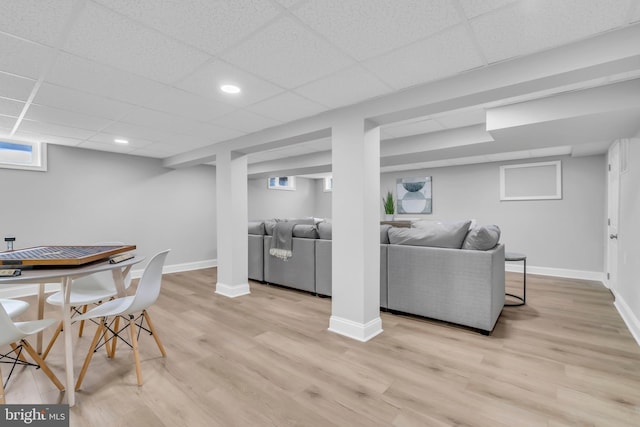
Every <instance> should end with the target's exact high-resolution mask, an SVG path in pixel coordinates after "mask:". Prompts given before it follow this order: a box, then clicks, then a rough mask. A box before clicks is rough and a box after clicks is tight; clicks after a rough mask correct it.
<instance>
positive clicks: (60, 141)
mask: <svg viewBox="0 0 640 427" xmlns="http://www.w3.org/2000/svg"><path fill="white" fill-rule="evenodd" d="M21 129H22V128H21ZM14 139H17V140H20V141H29V142H46V143H47V144H56V145H67V146H70V147H75V146H77V145H79V144H80V143H81V142H82V139H78V138H68V137H65V136H54V135H49V134H47V133H38V132H25V131H23V130H20V131H19V132H16V134H15V136H14Z"/></svg>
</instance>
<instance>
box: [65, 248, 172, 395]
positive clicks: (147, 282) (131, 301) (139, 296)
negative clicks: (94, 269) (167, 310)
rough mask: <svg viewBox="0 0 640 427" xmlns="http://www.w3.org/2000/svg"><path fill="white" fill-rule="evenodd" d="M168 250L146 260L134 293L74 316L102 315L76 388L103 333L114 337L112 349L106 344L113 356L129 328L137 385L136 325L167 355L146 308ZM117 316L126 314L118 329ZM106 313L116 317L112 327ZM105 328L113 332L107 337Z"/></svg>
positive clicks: (153, 295) (154, 297) (158, 282)
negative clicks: (118, 342) (121, 325)
mask: <svg viewBox="0 0 640 427" xmlns="http://www.w3.org/2000/svg"><path fill="white" fill-rule="evenodd" d="M168 253H169V249H167V250H165V251H162V252H160V253H158V254H156V255H154V256H153V258H151V261H149V264H147V266H146V268H145V269H144V272H143V273H142V277H141V278H140V281H139V283H138V288H137V289H136V293H135V295H132V296H126V297H122V298H115V299H113V300H111V301H107V302H104V303H102V304H101V305H99V306H97V307H95V308H93V309H91V310H89V311H88V312H87V313H85V314H82V315H80V316H78V317H76V320H88V319H95V318H101V321H100V323H99V325H98V329H97V330H96V333H95V335H94V337H93V341H92V342H91V346H90V347H89V352H88V353H87V357H86V358H85V361H84V365H83V366H82V370H81V371H80V375H79V376H78V381H77V382H76V390H79V389H80V386H81V385H82V380H83V379H84V376H85V374H86V372H87V368H88V367H89V363H91V358H92V357H93V353H95V352H96V350H97V348H98V344H99V342H100V340H101V338H103V337H104V338H105V341H108V340H113V342H112V345H111V350H110V351H109V349H108V348H107V353H108V354H109V356H110V357H112V358H113V357H114V356H115V349H116V341H117V339H118V338H120V339H122V340H123V341H125V342H126V340H124V338H122V336H121V335H120V333H121V332H123V331H124V330H125V329H127V328H129V337H130V339H131V344H129V345H130V346H131V347H132V349H133V357H134V360H135V363H136V376H137V379H138V385H142V371H141V369H140V355H139V354H138V332H137V331H136V326H137V327H138V328H139V329H145V330H147V331H148V332H149V333H150V334H151V335H152V336H153V338H154V339H155V341H156V344H157V346H158V349H159V350H160V353H162V357H165V356H166V353H165V351H164V347H163V345H162V342H160V338H158V334H157V333H156V331H155V329H154V327H153V323H152V322H151V317H150V316H149V313H148V312H147V309H148V308H149V307H150V306H151V305H153V304H154V303H155V302H156V300H157V299H158V296H159V295H160V287H161V285H162V266H163V265H164V262H165V260H166V258H167V254H168ZM137 313H140V315H139V316H138V317H137V318H136V317H135V316H134V314H137ZM120 316H123V317H124V316H127V318H128V319H127V320H128V325H127V326H125V327H123V328H122V329H121V330H118V320H119V319H120ZM109 317H115V321H114V323H115V327H114V328H111V326H110V325H109V324H108V322H107V320H108V318H109ZM136 320H139V321H140V323H139V324H136ZM145 320H146V322H147V325H148V326H149V329H146V328H144V327H143V326H142V323H143V322H144V321H145ZM108 332H111V334H113V335H112V336H111V337H110V338H107V333H108Z"/></svg>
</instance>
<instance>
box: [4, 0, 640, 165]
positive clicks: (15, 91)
mask: <svg viewBox="0 0 640 427" xmlns="http://www.w3.org/2000/svg"><path fill="white" fill-rule="evenodd" d="M639 22H640V2H637V1H635V0H574V1H569V0H566V1H539V0H537V1H534V0H520V1H514V0H491V1H489V0H488V1H474V0H431V1H424V0H413V1H411V0H300V1H296V0H227V1H219V0H191V1H188V2H159V1H157V0H139V1H130V0H23V1H8V0H3V1H0V138H7V139H14V140H24V141H43V142H47V143H51V144H61V145H67V146H74V147H80V148H86V149H92V150H100V151H111V152H119V153H126V154H131V155H137V156H145V157H155V158H160V159H164V160H165V163H166V164H168V165H171V164H173V163H177V162H176V161H174V159H177V158H179V156H183V155H185V153H187V154H188V153H199V152H201V151H202V150H207V149H209V148H210V147H214V146H216V145H217V144H221V143H231V144H233V143H234V142H236V141H237V142H238V143H239V145H242V143H243V141H244V140H245V139H246V138H249V137H251V141H260V137H261V135H263V134H264V135H265V136H264V138H265V143H268V142H270V141H269V140H268V139H269V138H270V136H269V135H270V134H269V132H271V131H273V130H274V129H287V126H290V124H291V123H292V122H293V123H298V122H304V121H305V120H308V119H309V118H313V117H319V116H322V115H323V114H324V115H326V114H328V113H329V112H332V111H341V110H345V111H347V110H348V111H355V110H357V109H358V108H359V106H363V107H362V108H363V109H364V108H365V107H366V106H367V105H369V104H371V103H378V104H383V103H385V104H386V105H387V107H386V110H385V113H384V115H380V116H379V117H378V118H379V119H380V121H379V123H380V124H381V125H382V127H381V138H382V139H383V142H382V148H381V151H382V153H383V159H382V165H383V170H399V169H402V168H409V167H411V168H413V167H425V166H447V165H452V164H464V163H469V162H477V161H496V160H500V159H510V158H528V157H536V156H538V155H540V156H542V155H550V154H551V155H555V154H558V153H562V154H572V153H573V154H575V153H578V152H580V153H582V154H591V153H597V152H602V150H604V149H605V148H606V146H607V145H608V143H609V142H610V140H611V139H612V138H619V137H628V136H629V134H633V132H638V131H639V130H640V116H638V111H637V108H636V107H637V105H635V104H634V105H630V106H628V108H626V109H624V111H620V114H619V115H616V116H615V117H616V120H617V121H616V125H619V127H618V130H617V131H616V130H615V129H612V130H611V131H609V132H599V133H598V135H597V140H595V139H594V138H593V137H591V136H590V135H589V134H587V133H585V132H580V129H581V128H582V127H583V126H582V122H581V121H580V120H579V118H576V117H573V118H572V120H573V121H572V122H570V123H569V125H568V124H567V122H565V121H560V122H561V123H560V122H558V123H557V124H558V128H557V129H559V130H561V131H562V132H565V131H566V130H567V126H569V128H570V129H573V130H575V132H573V133H572V137H571V138H568V139H566V138H561V137H560V138H557V140H554V141H553V142H548V143H546V144H543V145H541V146H539V145H537V143H536V141H535V139H536V136H535V135H536V132H541V133H540V135H544V136H546V137H548V136H549V135H554V130H553V127H554V126H553V125H554V122H555V121H554V120H547V121H546V122H545V124H544V125H543V124H541V123H531V124H530V126H523V127H522V128H521V129H511V130H509V131H507V130H504V131H502V132H495V137H494V136H492V135H489V136H491V137H492V138H493V139H497V138H499V137H501V136H504V137H505V138H508V139H509V141H511V140H514V139H515V140H520V139H522V140H523V141H525V140H526V141H528V142H527V143H526V144H525V143H521V144H519V145H518V146H510V145H509V144H508V142H505V143H503V144H494V147H497V148H493V149H482V148H480V147H481V146H483V144H484V146H485V147H486V146H490V142H489V141H484V142H478V143H473V144H472V143H467V142H465V141H464V140H463V138H462V137H461V138H460V139H459V140H460V143H459V144H458V146H457V147H447V148H446V149H445V148H442V147H441V148H438V149H425V148H424V147H425V146H429V144H432V145H433V144H436V145H437V144H438V142H437V141H438V138H440V137H446V138H451V137H452V135H453V134H452V132H461V133H460V135H463V134H465V132H466V133H467V134H468V130H469V129H470V128H473V127H474V126H475V127H477V126H486V117H487V111H489V110H492V109H495V108H501V107H505V106H509V105H513V104H516V103H527V102H531V101H534V100H537V99H540V98H549V97H554V96H555V97H557V96H561V95H563V94H566V93H570V92H574V91H582V90H591V89H593V88H597V87H602V86H605V85H611V84H615V83H618V82H623V83H624V82H629V81H633V80H634V79H638V78H639V77H640V63H637V62H638V61H636V62H631V65H627V66H625V67H622V66H618V67H617V68H616V67H614V66H613V65H612V66H611V72H605V71H602V72H599V73H597V75H596V74H594V75H593V76H591V77H589V75H588V72H587V71H588V70H590V69H591V68H589V67H595V66H597V65H598V64H604V65H606V63H607V61H609V59H608V58H596V59H593V60H592V62H591V63H585V64H576V66H575V68H576V72H578V71H580V72H584V73H585V77H584V78H575V79H573V80H572V81H571V82H570V83H558V84H548V85H546V86H544V85H543V86H536V87H532V88H531V90H528V91H524V92H522V91H521V92H520V93H519V94H518V95H517V96H513V95H510V94H509V93H507V92H508V91H505V96H504V97H503V98H501V97H499V96H492V97H490V98H491V100H490V101H489V100H488V99H489V97H488V98H487V100H484V101H481V102H470V103H468V105H460V106H458V107H456V108H453V109H445V108H443V109H442V110H441V111H434V109H433V108H431V110H429V111H427V112H426V113H425V114H420V113H414V114H412V115H411V116H410V117H409V118H406V117H405V116H403V114H402V113H403V112H404V111H405V109H410V108H412V109H414V110H415V111H418V110H419V108H420V106H418V105H416V104H415V102H414V103H412V104H411V105H408V104H407V105H403V104H402V103H397V102H396V100H397V99H403V98H402V96H404V95H406V94H407V93H409V92H411V91H412V90H413V89H414V88H424V87H429V85H431V86H434V87H437V86H438V85H441V86H440V87H446V84H447V83H446V82H448V81H449V79H452V78H457V77H459V76H464V77H465V78H467V77H469V76H471V77H473V76H474V75H475V74H476V73H482V72H486V71H487V70H492V69H493V67H503V66H504V65H505V64H510V63H512V62H513V63H514V64H517V63H518V61H524V60H526V59H527V58H533V57H536V55H538V56H539V57H540V58H541V60H540V62H539V64H540V65H541V66H542V65H543V61H542V60H543V58H544V55H545V52H550V51H553V50H556V51H557V50H558V49H562V48H564V47H567V49H574V50H575V49H578V47H575V46H578V44H580V43H583V44H584V46H588V44H587V43H593V44H594V46H597V44H598V43H599V40H600V38H602V37H609V40H614V41H615V40H616V39H615V36H616V33H620V34H623V33H624V34H625V36H624V37H626V39H628V38H629V37H631V38H632V40H631V42H632V43H631V44H633V43H635V44H636V45H637V46H640V36H639V35H640V31H638V28H639V27H640V23H639ZM620 37H621V40H622V39H623V38H622V37H623V36H622V35H621V36H620ZM616 46H617V43H616V44H615V45H612V46H611V50H612V51H613V50H615V49H616V48H617V47H616ZM626 55H627V57H628V58H630V60H631V61H633V59H634V56H633V55H640V48H637V51H636V52H631V53H628V54H626ZM614 59H615V58H611V59H610V63H611V64H614V65H616V64H619V63H620V61H621V60H620V61H617V62H616V60H614ZM533 63H534V64H538V62H533ZM604 65H603V66H604ZM483 70H484V71H483ZM585 70H587V71H585ZM224 83H234V84H237V85H238V86H240V87H241V88H242V93H241V94H240V95H236V96H230V95H228V94H224V93H223V92H221V91H220V90H219V86H220V85H221V84H224ZM504 84H505V88H506V87H507V82H505V83H504ZM634 87H635V86H632V88H634ZM488 89H489V88H487V90H488ZM491 90H493V91H495V92H496V93H499V92H500V91H501V90H504V88H501V87H500V86H499V85H496V86H495V87H493V88H491ZM638 97H639V98H640V96H638ZM394 102H396V104H397V105H396V104H394ZM425 110H428V109H425ZM614 110H615V109H614V108H611V109H609V110H607V111H602V112H601V113H602V117H604V118H606V119H607V120H608V119H610V118H611V114H612V111H614ZM383 116H384V117H383ZM583 120H585V121H587V122H593V123H595V122H597V120H596V119H595V118H594V117H584V118H583ZM305 123H306V122H305ZM634 126H635V127H634ZM620 129H624V134H622V131H621V130H620ZM518 131H520V132H518ZM558 132H560V131H558ZM558 132H556V134H557V133H558ZM525 136H526V137H525ZM116 138H124V139H127V140H128V141H129V144H128V145H126V146H123V145H120V144H115V143H114V139H116ZM412 138H413V139H412ZM454 139H455V138H454ZM421 141H425V142H424V143H423V144H421ZM434 141H435V142H434ZM494 142H495V141H494ZM498 142H500V141H498ZM394 144H398V146H406V147H409V146H410V145H411V146H413V147H415V148H413V149H414V150H416V153H419V155H417V156H412V155H411V152H409V151H407V152H405V153H404V154H403V155H402V156H404V157H402V156H399V155H395V157H393V158H391V157H390V158H389V159H387V160H386V161H385V159H384V152H385V145H386V146H387V147H391V146H392V145H394ZM257 145H259V144H257ZM274 147H275V148H274ZM330 147H331V140H330V138H327V137H322V138H310V139H309V140H307V141H302V142H301V141H297V140H296V143H295V144H282V145H278V144H275V145H274V144H271V145H269V144H265V145H264V147H262V148H255V147H254V148H252V149H248V150H245V151H246V152H248V153H249V162H250V163H251V164H260V165H261V170H268V169H269V168H268V163H269V162H274V161H279V162H278V165H282V161H281V160H282V159H283V158H292V159H293V161H298V160H300V159H301V158H302V157H304V156H305V155H306V156H316V157H318V158H319V157H321V154H322V153H326V151H327V150H330ZM576 147H577V148H576ZM386 150H387V151H389V152H393V151H394V150H393V149H391V148H388V149H386ZM483 150H484V151H483ZM239 151H243V148H239ZM192 157H193V156H192ZM324 158H326V155H325V156H324ZM394 159H395V160H394ZM416 160H420V161H416ZM191 163H194V162H191ZM195 163H197V161H196V162H195ZM201 163H211V156H202V162H201ZM385 168H386V169H385ZM276 169H279V170H285V169H286V168H283V167H282V166H278V167H277V168H276V167H274V168H273V170H276Z"/></svg>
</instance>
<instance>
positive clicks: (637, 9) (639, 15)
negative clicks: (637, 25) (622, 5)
mask: <svg viewBox="0 0 640 427" xmlns="http://www.w3.org/2000/svg"><path fill="white" fill-rule="evenodd" d="M632 7H633V10H632V11H631V17H630V19H629V22H636V21H640V4H639V3H638V2H634V3H633V6H632Z"/></svg>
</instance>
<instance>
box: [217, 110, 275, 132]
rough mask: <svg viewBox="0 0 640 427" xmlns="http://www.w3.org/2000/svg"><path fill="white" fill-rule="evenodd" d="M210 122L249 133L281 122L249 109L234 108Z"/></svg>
mask: <svg viewBox="0 0 640 427" xmlns="http://www.w3.org/2000/svg"><path fill="white" fill-rule="evenodd" d="M211 123H213V124H214V125H218V126H222V127H225V128H230V129H236V130H238V131H241V132H247V133H251V132H256V131H259V130H261V129H265V128H269V127H272V126H276V125H279V124H281V123H282V122H280V121H278V120H273V119H269V118H267V117H263V116H260V115H258V114H254V113H252V112H250V111H245V110H236V111H234V112H232V113H229V114H226V115H224V116H222V117H220V118H218V119H215V120H212V121H211Z"/></svg>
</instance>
